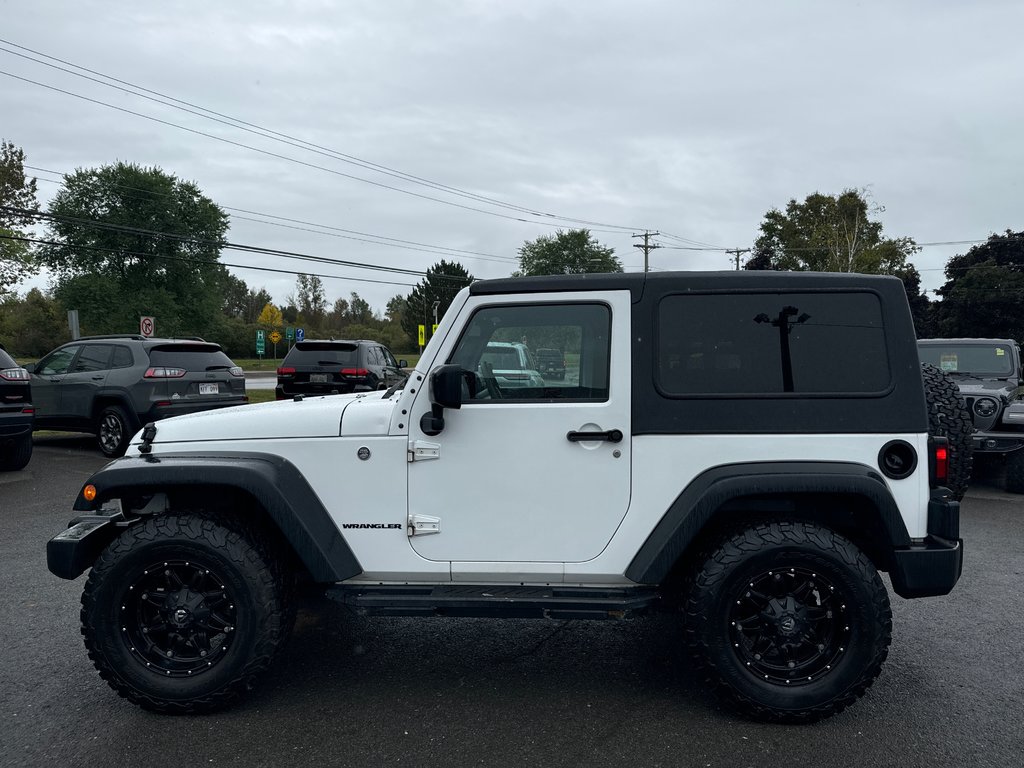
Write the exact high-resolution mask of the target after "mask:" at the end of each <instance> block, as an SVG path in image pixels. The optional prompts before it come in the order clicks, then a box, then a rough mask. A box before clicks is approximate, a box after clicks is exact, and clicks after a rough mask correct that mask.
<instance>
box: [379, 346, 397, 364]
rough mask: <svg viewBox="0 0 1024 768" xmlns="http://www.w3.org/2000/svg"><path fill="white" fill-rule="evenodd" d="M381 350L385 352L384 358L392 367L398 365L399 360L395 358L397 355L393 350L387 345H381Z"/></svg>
mask: <svg viewBox="0 0 1024 768" xmlns="http://www.w3.org/2000/svg"><path fill="white" fill-rule="evenodd" d="M380 349H381V351H382V352H383V353H384V359H385V360H387V361H388V365H390V366H391V367H392V368H397V367H398V361H397V360H395V356H394V355H392V354H391V350H390V349H388V348H387V347H381V348H380Z"/></svg>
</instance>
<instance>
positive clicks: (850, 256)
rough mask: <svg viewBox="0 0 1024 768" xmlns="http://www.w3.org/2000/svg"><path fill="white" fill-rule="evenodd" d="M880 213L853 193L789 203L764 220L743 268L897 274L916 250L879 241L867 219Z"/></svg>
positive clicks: (878, 231)
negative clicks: (783, 209) (783, 208)
mask: <svg viewBox="0 0 1024 768" xmlns="http://www.w3.org/2000/svg"><path fill="white" fill-rule="evenodd" d="M884 210H885V209H884V208H882V207H881V206H877V205H872V204H871V202H870V200H869V199H868V197H867V195H866V194H865V193H864V192H861V191H858V190H855V189H847V190H844V191H843V192H842V194H839V195H823V194H821V193H820V192H815V193H814V194H812V195H808V196H807V197H806V199H804V201H803V202H802V203H798V202H797V201H796V200H790V201H789V203H788V204H787V205H786V210H785V211H780V210H778V209H777V208H773V209H772V210H770V211H768V213H766V214H765V215H764V219H763V220H762V221H761V234H760V236H758V238H757V240H756V241H755V242H754V251H753V255H752V256H751V258H750V260H749V261H748V262H747V264H746V268H747V269H776V270H787V269H790V270H808V271H811V272H864V273H868V274H884V275H899V274H901V273H902V272H903V271H904V270H906V268H907V267H908V261H907V260H908V259H909V257H910V256H911V255H913V254H914V253H916V252H917V250H918V248H917V245H916V244H915V243H914V241H913V240H912V239H911V238H909V237H900V238H888V237H883V235H882V223H881V222H880V221H877V220H873V219H872V218H871V217H872V215H874V214H879V213H881V212H882V211H884Z"/></svg>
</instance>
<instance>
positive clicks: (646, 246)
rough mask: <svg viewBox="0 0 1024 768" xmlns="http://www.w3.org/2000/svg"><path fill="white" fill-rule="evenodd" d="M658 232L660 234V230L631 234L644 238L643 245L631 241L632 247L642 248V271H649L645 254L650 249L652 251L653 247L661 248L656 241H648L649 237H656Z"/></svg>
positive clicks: (648, 263)
mask: <svg viewBox="0 0 1024 768" xmlns="http://www.w3.org/2000/svg"><path fill="white" fill-rule="evenodd" d="M660 234H661V232H644V233H643V234H642V235H633V237H642V238H643V239H644V244H643V245H640V243H633V247H634V248H642V249H643V252H644V272H649V271H650V262H649V261H648V259H647V255H648V254H649V253H650V252H651V251H653V250H654V249H655V248H661V246H660V245H658V244H657V243H652V242H650V238H652V237H657V236H658V235H660Z"/></svg>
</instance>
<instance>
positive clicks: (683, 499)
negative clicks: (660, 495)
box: [625, 462, 910, 584]
mask: <svg viewBox="0 0 1024 768" xmlns="http://www.w3.org/2000/svg"><path fill="white" fill-rule="evenodd" d="M794 494H829V495H835V494H843V495H847V496H859V497H862V498H864V499H865V500H867V501H868V502H869V503H870V504H871V506H872V507H873V508H874V509H875V510H876V511H877V513H878V520H879V521H880V522H881V524H882V526H883V529H884V530H885V532H886V533H887V534H888V539H889V541H888V542H885V543H887V544H888V545H889V547H890V548H892V549H895V548H897V547H908V546H910V535H909V534H908V533H907V527H906V525H905V524H904V523H903V518H902V517H901V516H900V511H899V507H898V506H897V505H896V501H895V500H894V499H893V498H892V494H890V493H889V489H888V487H887V486H886V485H885V481H884V480H883V479H882V476H881V475H880V474H879V473H878V472H876V471H875V470H873V469H871V468H870V467H868V466H865V465H863V464H852V463H843V462H758V463H749V464H726V465H723V466H719V467H714V468H712V469H709V470H707V471H706V472H704V473H702V474H700V475H698V476H697V477H696V478H694V480H693V481H692V482H691V483H690V484H689V485H688V486H687V487H686V488H685V489H683V491H682V493H680V494H679V496H677V497H676V500H675V501H674V502H673V503H672V506H670V507H669V509H668V511H667V512H665V514H664V516H663V517H662V518H661V521H660V522H659V523H658V525H657V526H655V528H654V530H653V531H652V532H651V534H650V536H648V537H647V540H646V541H645V542H644V544H643V546H642V547H641V548H640V550H639V551H638V552H637V554H636V555H635V556H634V557H633V560H632V562H630V564H629V567H628V568H626V572H625V575H626V577H627V578H629V579H631V580H633V581H635V582H637V583H640V584H660V583H661V582H662V581H663V580H664V579H665V577H666V576H668V574H669V572H670V571H671V570H672V568H673V566H675V564H676V563H677V562H678V560H679V558H680V556H682V554H683V553H684V552H685V551H686V548H687V547H688V546H689V545H690V544H691V543H693V541H694V539H695V538H696V537H697V535H698V534H699V533H700V532H701V530H702V529H703V528H704V526H705V525H706V524H707V523H708V522H709V521H710V520H711V519H712V517H714V515H715V513H716V512H717V510H718V509H720V508H721V507H722V505H723V504H726V503H728V502H729V501H732V500H734V499H739V498H742V497H745V496H778V497H785V496H791V495H794Z"/></svg>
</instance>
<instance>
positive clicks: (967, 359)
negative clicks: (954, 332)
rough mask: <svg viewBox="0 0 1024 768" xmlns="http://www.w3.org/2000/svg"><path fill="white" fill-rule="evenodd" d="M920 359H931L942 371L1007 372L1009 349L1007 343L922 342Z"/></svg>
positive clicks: (1010, 371)
mask: <svg viewBox="0 0 1024 768" xmlns="http://www.w3.org/2000/svg"><path fill="white" fill-rule="evenodd" d="M918 350H919V355H920V357H921V362H922V363H931V364H932V365H934V366H936V367H937V368H939V369H940V370H942V371H945V372H946V373H972V374H976V375H978V376H1011V375H1013V373H1014V370H1013V353H1012V351H1011V349H1010V346H1009V345H1008V344H992V345H982V344H922V345H920V346H919V347H918Z"/></svg>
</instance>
